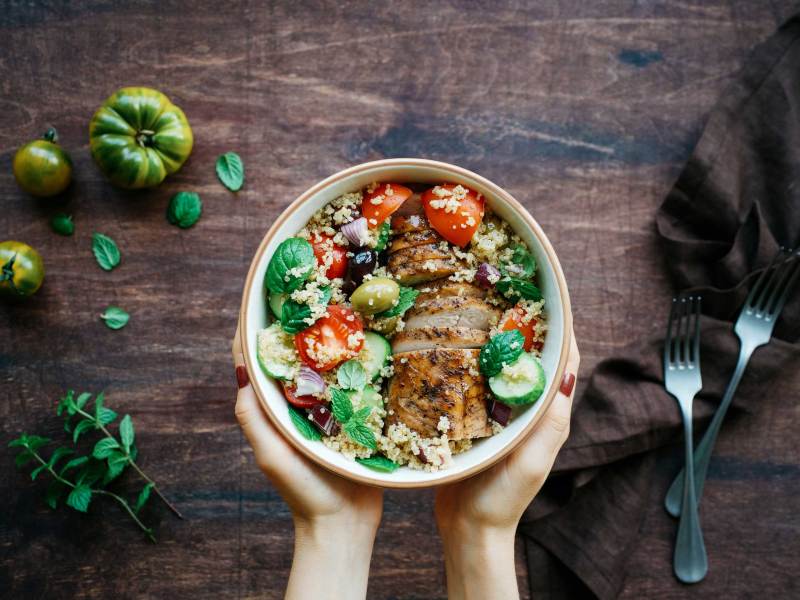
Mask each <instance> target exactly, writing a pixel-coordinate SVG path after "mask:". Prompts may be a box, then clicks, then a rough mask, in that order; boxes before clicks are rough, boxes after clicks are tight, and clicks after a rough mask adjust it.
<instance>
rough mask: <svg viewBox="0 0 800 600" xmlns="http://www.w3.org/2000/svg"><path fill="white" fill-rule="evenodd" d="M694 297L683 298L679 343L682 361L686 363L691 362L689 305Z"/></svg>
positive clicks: (683, 363)
mask: <svg viewBox="0 0 800 600" xmlns="http://www.w3.org/2000/svg"><path fill="white" fill-rule="evenodd" d="M691 302H692V297H691V296H689V297H688V298H687V297H683V298H681V309H682V310H681V321H680V331H679V335H680V337H679V339H678V343H679V344H680V362H681V364H682V365H686V364H688V362H689V310H690V309H689V307H690V304H691Z"/></svg>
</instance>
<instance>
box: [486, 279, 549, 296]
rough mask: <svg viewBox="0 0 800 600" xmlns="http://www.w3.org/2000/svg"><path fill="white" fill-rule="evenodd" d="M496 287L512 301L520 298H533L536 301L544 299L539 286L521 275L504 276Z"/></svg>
mask: <svg viewBox="0 0 800 600" xmlns="http://www.w3.org/2000/svg"><path fill="white" fill-rule="evenodd" d="M495 288H497V291H498V292H500V293H501V294H503V296H505V297H506V298H508V299H509V300H511V301H512V302H515V301H516V300H517V299H519V298H523V299H525V300H533V301H534V302H536V301H539V300H541V299H542V292H541V291H540V290H539V288H538V287H536V286H535V285H534V284H532V283H531V282H530V281H525V280H524V279H520V278H519V277H508V276H506V277H503V278H502V279H501V280H500V281H498V282H497V283H496V284H495Z"/></svg>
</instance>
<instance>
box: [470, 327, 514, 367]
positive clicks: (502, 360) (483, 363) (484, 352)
mask: <svg viewBox="0 0 800 600" xmlns="http://www.w3.org/2000/svg"><path fill="white" fill-rule="evenodd" d="M524 345H525V336H523V335H522V333H521V332H520V331H518V330H516V329H512V330H511V331H503V332H502V333H498V334H497V335H493V336H492V337H491V339H490V340H489V341H488V342H487V343H486V344H485V345H484V346H483V348H481V353H480V355H479V356H478V366H479V367H480V370H481V373H483V374H484V375H485V376H486V377H494V376H495V375H497V374H498V373H499V372H500V371H502V370H503V365H510V364H511V363H513V362H514V361H515V360H517V359H518V358H519V357H520V354H522V351H523V349H524V348H523V346H524Z"/></svg>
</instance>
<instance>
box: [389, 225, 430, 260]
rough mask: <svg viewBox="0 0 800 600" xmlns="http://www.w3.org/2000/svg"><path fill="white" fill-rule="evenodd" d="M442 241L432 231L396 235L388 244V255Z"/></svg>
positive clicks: (425, 230)
mask: <svg viewBox="0 0 800 600" xmlns="http://www.w3.org/2000/svg"><path fill="white" fill-rule="evenodd" d="M441 241H442V237H441V236H440V235H439V234H438V233H436V232H435V231H433V229H420V230H419V231H409V232H408V233H404V234H402V235H397V236H395V238H394V239H393V240H392V243H391V244H389V254H393V253H395V252H397V251H398V250H405V249H406V248H412V247H414V246H420V245H423V244H437V243H439V242H441Z"/></svg>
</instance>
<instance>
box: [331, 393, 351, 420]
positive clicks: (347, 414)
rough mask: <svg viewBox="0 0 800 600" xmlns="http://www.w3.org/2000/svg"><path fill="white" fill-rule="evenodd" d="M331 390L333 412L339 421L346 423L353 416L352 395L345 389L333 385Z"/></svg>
mask: <svg viewBox="0 0 800 600" xmlns="http://www.w3.org/2000/svg"><path fill="white" fill-rule="evenodd" d="M330 390H331V412H333V416H334V417H335V418H336V420H337V421H339V423H342V424H345V423H347V422H348V421H349V420H350V418H351V417H352V416H353V404H352V402H350V396H348V395H347V393H346V392H345V391H344V390H340V389H338V388H335V387H332V388H330Z"/></svg>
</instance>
